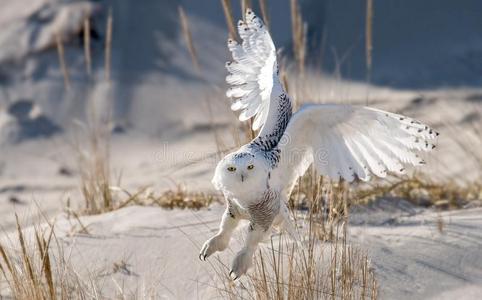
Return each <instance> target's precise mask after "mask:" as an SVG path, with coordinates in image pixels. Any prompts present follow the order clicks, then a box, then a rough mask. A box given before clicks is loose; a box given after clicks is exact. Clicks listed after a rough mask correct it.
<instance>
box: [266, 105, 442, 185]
mask: <svg viewBox="0 0 482 300" xmlns="http://www.w3.org/2000/svg"><path fill="white" fill-rule="evenodd" d="M437 136H438V133H437V132H435V131H434V130H433V129H431V128H430V127H428V126H427V125H425V124H422V123H420V122H418V121H416V120H413V119H411V118H408V117H405V116H401V115H397V114H393V113H389V112H385V111H382V110H378V109H375V108H369V107H359V106H351V105H338V104H321V105H320V104H318V105H308V106H305V107H303V108H302V109H300V110H299V111H298V112H297V113H296V114H295V115H293V117H292V118H291V120H290V122H289V124H288V127H287V128H286V131H285V133H284V136H283V137H282V139H281V141H280V143H279V149H280V153H281V158H280V162H279V165H278V167H277V168H276V169H275V170H273V178H274V179H276V180H277V181H276V182H275V184H278V185H279V187H280V188H283V189H284V188H288V189H290V188H291V187H292V186H293V184H294V183H295V181H296V179H297V178H298V177H299V176H301V175H303V174H304V173H305V171H306V170H307V168H308V167H309V166H310V165H311V164H312V163H313V165H314V167H315V168H316V170H317V171H318V173H319V174H320V175H325V176H329V177H330V178H331V179H339V178H344V179H345V180H347V181H349V182H351V181H353V180H354V179H355V178H359V179H361V180H365V181H366V180H369V179H370V175H371V174H374V175H376V176H379V177H385V176H386V175H387V172H388V171H390V172H394V173H403V172H404V170H405V169H404V165H405V164H411V165H421V164H424V163H425V162H424V161H423V159H422V158H421V157H420V156H419V155H418V153H417V152H420V151H430V150H432V149H433V148H435V144H434V143H433V141H432V140H434V139H435V138H436V137H437Z"/></svg>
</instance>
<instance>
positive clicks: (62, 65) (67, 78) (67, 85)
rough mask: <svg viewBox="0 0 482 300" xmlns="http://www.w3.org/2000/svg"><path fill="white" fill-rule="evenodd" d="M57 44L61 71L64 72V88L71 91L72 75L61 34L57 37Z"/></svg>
mask: <svg viewBox="0 0 482 300" xmlns="http://www.w3.org/2000/svg"><path fill="white" fill-rule="evenodd" d="M55 42H56V44H57V54H58V56H59V64H60V69H61V70H62V76H63V77H64V86H65V89H66V90H69V89H70V85H71V84H70V75H69V69H68V68H67V63H66V61H65V50H64V43H63V41H62V37H61V36H60V34H56V35H55Z"/></svg>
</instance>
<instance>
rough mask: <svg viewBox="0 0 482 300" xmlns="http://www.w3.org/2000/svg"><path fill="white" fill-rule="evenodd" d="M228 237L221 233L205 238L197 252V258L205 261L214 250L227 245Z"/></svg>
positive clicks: (222, 248)
mask: <svg viewBox="0 0 482 300" xmlns="http://www.w3.org/2000/svg"><path fill="white" fill-rule="evenodd" d="M228 243H229V238H228V237H225V236H223V235H219V234H217V235H215V236H213V237H212V238H210V239H209V240H207V241H206V242H205V243H204V245H203V247H202V248H201V251H200V252H199V259H200V260H202V261H205V260H206V258H208V257H209V256H210V255H211V254H213V253H215V252H216V251H223V250H224V249H226V248H227V247H228Z"/></svg>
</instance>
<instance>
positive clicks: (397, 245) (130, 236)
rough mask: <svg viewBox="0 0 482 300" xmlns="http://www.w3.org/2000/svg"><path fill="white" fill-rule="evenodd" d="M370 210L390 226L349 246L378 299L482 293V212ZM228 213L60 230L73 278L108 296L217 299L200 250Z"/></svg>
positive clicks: (145, 212) (122, 217)
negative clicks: (366, 269)
mask: <svg viewBox="0 0 482 300" xmlns="http://www.w3.org/2000/svg"><path fill="white" fill-rule="evenodd" d="M372 209H373V212H375V213H376V210H383V214H384V220H385V221H384V222H382V223H381V224H380V223H377V224H374V223H372V222H370V220H369V217H368V218H367V223H365V224H364V225H355V224H354V225H352V226H350V230H349V235H350V238H349V240H350V242H351V243H352V244H353V245H356V246H358V247H359V248H361V249H363V250H365V251H367V252H368V255H369V257H370V260H371V264H372V266H373V267H374V269H375V273H376V276H377V280H378V282H379V284H380V297H381V299H429V298H430V299H477V295H480V293H482V288H481V286H482V234H481V231H480V228H482V218H480V214H481V213H482V210H481V209H469V210H463V211H453V212H444V213H442V214H438V213H435V212H432V211H418V212H417V209H416V208H414V207H410V205H408V204H404V205H397V204H394V203H385V204H384V205H380V207H378V208H377V207H376V206H375V207H372ZM222 211H223V207H222V206H220V205H214V206H213V207H211V208H210V209H203V210H201V211H197V212H193V211H179V210H174V211H166V210H163V209H160V208H153V207H129V208H124V209H121V210H118V211H114V212H112V213H107V214H104V215H100V216H92V217H83V218H82V219H81V222H82V224H83V226H85V227H86V228H87V230H88V234H86V233H79V232H80V228H81V227H80V224H79V223H78V221H76V220H74V219H70V220H68V219H65V218H64V217H63V216H59V217H58V218H57V219H56V221H55V228H56V231H57V234H58V238H59V240H60V241H62V242H61V245H62V247H63V249H64V253H65V254H66V256H67V257H69V259H70V262H71V263H72V265H73V268H74V270H75V271H76V272H77V273H78V274H79V275H80V276H81V278H83V279H84V280H86V281H87V282H88V281H89V280H91V281H93V282H96V283H97V284H98V285H100V287H101V288H100V292H101V293H102V295H103V296H104V297H114V296H115V295H119V294H123V295H124V296H127V297H128V298H131V297H134V296H137V297H140V298H143V297H147V296H154V297H155V298H157V299H213V298H214V299H216V298H221V293H220V292H219V290H217V289H218V288H222V286H223V285H222V280H226V279H225V278H222V277H220V276H219V275H218V274H217V273H216V272H215V269H214V267H213V266H212V265H211V264H214V265H216V266H219V263H218V262H216V260H215V258H216V256H217V255H215V256H213V257H211V258H210V259H209V260H208V262H201V261H200V260H199V259H198V251H199V247H200V245H202V243H203V242H204V240H205V239H207V238H208V237H210V236H211V235H212V234H213V233H214V232H215V231H216V229H217V224H218V221H219V216H220V215H221V214H222ZM415 212H417V213H415ZM379 213H380V211H379ZM354 217H363V216H358V215H357V214H356V213H355V215H354ZM365 217H367V216H365ZM379 220H380V219H379ZM439 220H443V222H444V229H443V231H442V232H440V231H439V230H438V225H437V223H438V222H439ZM243 230H244V229H243V228H242V229H240V230H239V231H238V232H240V233H239V234H241V232H243ZM235 236H238V235H235ZM236 241H237V239H234V240H233V241H232V244H231V247H230V248H229V249H228V250H227V251H226V252H225V253H223V254H220V255H219V256H218V257H219V258H220V259H221V261H222V262H224V263H225V264H227V263H228V262H229V261H230V260H231V259H232V257H233V253H235V252H236V251H237V250H238V249H239V248H240V245H239V243H237V242H236ZM262 247H270V246H269V243H265V244H263V245H262ZM321 247H322V246H321ZM224 271H225V272H228V271H227V269H226V270H224Z"/></svg>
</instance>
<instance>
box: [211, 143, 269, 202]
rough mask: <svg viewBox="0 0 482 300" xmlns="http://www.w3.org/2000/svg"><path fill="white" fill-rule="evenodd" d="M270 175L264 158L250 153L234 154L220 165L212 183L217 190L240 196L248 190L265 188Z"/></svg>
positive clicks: (227, 156) (224, 159)
mask: <svg viewBox="0 0 482 300" xmlns="http://www.w3.org/2000/svg"><path fill="white" fill-rule="evenodd" d="M268 173H269V169H268V167H267V165H266V163H265V160H264V159H263V158H261V157H259V156H257V155H253V154H251V153H248V152H234V153H231V154H228V155H226V156H225V157H224V158H223V159H222V160H221V161H220V162H219V163H218V165H217V166H216V171H215V172H214V177H213V180H212V183H213V185H214V187H215V188H216V189H217V190H220V191H224V192H229V193H232V194H236V195H239V194H242V193H243V191H246V190H247V189H249V190H251V191H253V190H255V189H257V188H265V187H266V182H267V180H268Z"/></svg>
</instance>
